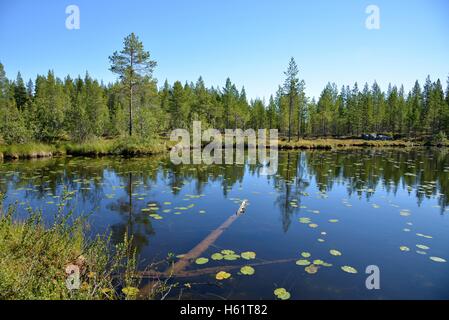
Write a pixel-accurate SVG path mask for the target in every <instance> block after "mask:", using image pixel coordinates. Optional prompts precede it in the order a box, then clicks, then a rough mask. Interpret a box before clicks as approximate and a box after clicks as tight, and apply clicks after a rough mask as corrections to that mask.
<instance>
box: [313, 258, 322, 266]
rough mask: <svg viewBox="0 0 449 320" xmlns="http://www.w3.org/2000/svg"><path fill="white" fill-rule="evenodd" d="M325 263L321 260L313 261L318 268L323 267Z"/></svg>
mask: <svg viewBox="0 0 449 320" xmlns="http://www.w3.org/2000/svg"><path fill="white" fill-rule="evenodd" d="M323 263H324V261H323V260H320V259H316V260H313V264H314V265H317V266H319V265H322V264H323Z"/></svg>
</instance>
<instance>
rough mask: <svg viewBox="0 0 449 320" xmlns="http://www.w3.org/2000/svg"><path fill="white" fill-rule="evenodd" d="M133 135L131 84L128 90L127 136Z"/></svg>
mask: <svg viewBox="0 0 449 320" xmlns="http://www.w3.org/2000/svg"><path fill="white" fill-rule="evenodd" d="M132 135H133V86H132V84H131V87H130V90H129V136H132Z"/></svg>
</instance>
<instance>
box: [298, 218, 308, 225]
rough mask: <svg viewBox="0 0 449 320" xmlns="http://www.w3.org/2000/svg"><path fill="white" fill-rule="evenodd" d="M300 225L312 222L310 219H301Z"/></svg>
mask: <svg viewBox="0 0 449 320" xmlns="http://www.w3.org/2000/svg"><path fill="white" fill-rule="evenodd" d="M299 222H300V223H304V224H309V223H310V222H311V220H310V218H299Z"/></svg>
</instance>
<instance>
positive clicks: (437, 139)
mask: <svg viewBox="0 0 449 320" xmlns="http://www.w3.org/2000/svg"><path fill="white" fill-rule="evenodd" d="M431 144H432V145H434V146H438V147H441V146H446V145H449V141H448V140H447V136H446V134H445V133H444V132H443V131H440V132H438V133H437V134H436V135H435V136H434V137H433V139H432V143H431Z"/></svg>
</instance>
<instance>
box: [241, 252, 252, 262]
mask: <svg viewBox="0 0 449 320" xmlns="http://www.w3.org/2000/svg"><path fill="white" fill-rule="evenodd" d="M240 255H241V256H242V258H243V259H245V260H251V259H256V253H255V252H252V251H246V252H242V253H241V254H240Z"/></svg>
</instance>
